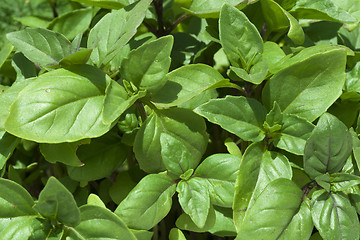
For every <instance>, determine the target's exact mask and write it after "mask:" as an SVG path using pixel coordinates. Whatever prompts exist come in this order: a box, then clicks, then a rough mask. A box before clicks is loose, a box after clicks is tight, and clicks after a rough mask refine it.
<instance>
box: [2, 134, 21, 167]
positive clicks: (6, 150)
mask: <svg viewBox="0 0 360 240" xmlns="http://www.w3.org/2000/svg"><path fill="white" fill-rule="evenodd" d="M19 142H20V139H18V138H17V137H14V136H13V135H11V134H9V133H7V132H5V131H0V169H2V168H3V167H4V166H5V164H6V161H7V160H8V159H9V157H10V156H11V154H12V153H13V151H14V150H15V148H16V146H17V145H18V144H19Z"/></svg>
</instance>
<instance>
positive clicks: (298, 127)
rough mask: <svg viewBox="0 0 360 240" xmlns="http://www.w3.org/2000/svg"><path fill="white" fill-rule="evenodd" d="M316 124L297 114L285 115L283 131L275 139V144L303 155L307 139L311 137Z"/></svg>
mask: <svg viewBox="0 0 360 240" xmlns="http://www.w3.org/2000/svg"><path fill="white" fill-rule="evenodd" d="M313 129H314V125H313V124H312V123H310V122H308V121H307V120H305V119H303V118H300V117H297V116H295V115H285V116H284V119H283V124H282V127H281V133H280V135H279V136H278V137H276V139H275V140H274V146H276V147H278V148H281V149H284V150H286V151H288V152H291V153H293V154H296V155H303V154H304V149H305V144H306V140H307V139H308V138H309V137H310V135H311V132H312V131H313Z"/></svg>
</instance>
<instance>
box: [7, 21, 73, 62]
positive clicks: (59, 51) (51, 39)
mask: <svg viewBox="0 0 360 240" xmlns="http://www.w3.org/2000/svg"><path fill="white" fill-rule="evenodd" d="M6 36H7V38H8V39H9V41H10V42H11V43H12V44H13V45H14V46H15V48H16V49H18V50H19V51H20V52H22V53H23V54H24V55H25V56H26V57H27V58H28V59H30V60H31V61H32V62H34V63H36V64H39V65H41V66H44V67H46V66H51V65H59V63H60V60H61V59H63V58H64V57H66V56H67V55H69V54H70V53H71V43H70V42H69V41H68V40H67V39H66V38H65V37H64V36H63V35H61V34H60V33H56V32H53V31H50V30H47V29H44V28H37V29H31V28H27V29H24V30H21V31H17V32H12V33H8V34H7V35H6Z"/></svg>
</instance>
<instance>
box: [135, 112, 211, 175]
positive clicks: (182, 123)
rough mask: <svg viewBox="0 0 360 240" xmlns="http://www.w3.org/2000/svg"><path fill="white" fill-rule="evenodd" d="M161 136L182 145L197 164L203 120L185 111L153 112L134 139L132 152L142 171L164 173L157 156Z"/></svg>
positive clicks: (202, 142) (202, 148)
mask: <svg viewBox="0 0 360 240" xmlns="http://www.w3.org/2000/svg"><path fill="white" fill-rule="evenodd" d="M162 133H167V134H169V135H171V136H173V137H174V138H176V139H177V140H178V141H181V142H182V144H183V145H184V146H186V149H187V151H188V152H189V153H190V154H191V155H192V158H193V161H194V162H199V161H200V159H201V156H202V154H203V153H204V152H205V149H206V146H207V139H208V137H207V134H206V133H205V122H204V120H203V119H202V118H201V117H199V116H197V115H196V114H194V113H193V112H192V111H190V110H187V109H181V108H178V109H168V110H161V111H157V112H154V113H153V114H152V115H150V116H149V117H148V118H147V120H146V121H145V122H144V124H143V125H142V126H141V128H140V129H139V131H138V133H137V134H136V137H135V142H134V152H135V156H136V158H137V160H138V162H139V165H140V168H142V169H143V170H144V171H146V172H156V171H160V170H164V169H165V166H164V164H163V162H162V157H161V141H160V137H161V134H162Z"/></svg>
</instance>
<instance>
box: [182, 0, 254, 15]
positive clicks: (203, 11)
mask: <svg viewBox="0 0 360 240" xmlns="http://www.w3.org/2000/svg"><path fill="white" fill-rule="evenodd" d="M247 2H248V1H247V0H193V1H192V3H191V6H190V9H184V10H186V11H187V12H188V13H190V14H192V15H195V16H197V17H201V18H218V17H219V12H220V9H221V7H222V6H223V5H224V4H231V5H232V6H236V7H237V8H239V9H242V8H244V7H246V4H247Z"/></svg>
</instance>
